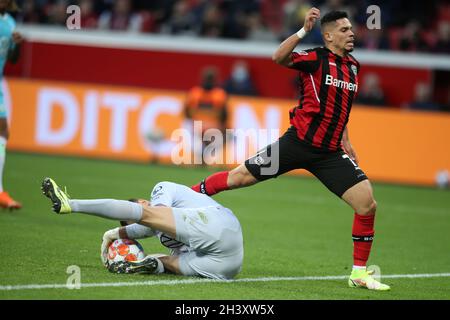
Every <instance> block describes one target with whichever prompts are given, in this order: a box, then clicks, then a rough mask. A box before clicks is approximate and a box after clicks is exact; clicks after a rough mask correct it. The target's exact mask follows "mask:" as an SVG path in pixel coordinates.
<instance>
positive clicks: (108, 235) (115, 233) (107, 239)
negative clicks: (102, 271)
mask: <svg viewBox="0 0 450 320" xmlns="http://www.w3.org/2000/svg"><path fill="white" fill-rule="evenodd" d="M119 229H120V228H114V229H111V230H108V231H106V232H105V234H104V235H103V241H102V247H101V249H100V250H101V252H100V258H101V259H102V263H103V265H104V266H105V267H108V248H109V245H110V244H111V242H113V241H114V240H117V239H119Z"/></svg>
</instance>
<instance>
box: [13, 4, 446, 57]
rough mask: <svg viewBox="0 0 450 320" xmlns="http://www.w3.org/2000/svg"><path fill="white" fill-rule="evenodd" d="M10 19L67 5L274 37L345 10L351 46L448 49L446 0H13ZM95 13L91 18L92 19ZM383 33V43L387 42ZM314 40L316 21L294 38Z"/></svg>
mask: <svg viewBox="0 0 450 320" xmlns="http://www.w3.org/2000/svg"><path fill="white" fill-rule="evenodd" d="M18 2H19V6H20V7H21V8H22V9H23V11H22V12H20V13H18V14H17V16H16V18H17V21H19V22H22V23H47V24H56V25H63V24H64V23H65V21H66V18H67V14H66V8H67V6H68V5H70V4H78V5H80V6H81V7H82V10H81V12H82V15H83V17H82V19H81V21H82V27H83V28H94V27H95V26H96V25H97V27H98V28H100V29H110V30H128V31H135V32H162V33H169V34H189V35H192V36H204V37H213V38H219V37H221V38H233V39H248V40H257V41H274V43H276V42H277V41H278V40H280V39H284V38H285V37H287V36H289V35H291V34H293V33H294V32H296V31H298V29H299V28H301V27H302V25H303V22H304V17H305V13H306V11H307V10H308V9H309V8H310V7H312V6H316V7H319V8H320V10H321V11H322V14H325V13H326V12H328V11H330V10H341V11H347V13H348V14H349V16H350V20H351V21H352V23H353V28H354V29H355V30H357V31H358V32H357V37H356V40H357V43H356V45H357V47H363V48H367V49H391V50H404V51H423V52H436V53H442V54H448V53H449V51H450V50H449V33H450V31H449V28H450V27H449V24H450V4H449V2H448V0H432V1H431V3H430V2H427V1H408V0H396V1H386V0H384V1H371V0H358V1H349V0H152V1H147V0H101V1H93V0H78V1H76V0H73V1H69V0H19V1H18ZM371 4H376V5H379V6H380V8H381V12H382V15H381V23H382V30H367V28H366V25H365V23H366V21H367V13H366V10H367V7H368V6H369V5H371ZM97 17H99V18H97ZM388 39H389V41H388ZM302 42H303V43H304V44H322V38H321V34H320V25H319V24H316V26H315V28H313V30H312V32H310V33H309V34H308V35H307V36H306V37H305V38H304V39H303V41H302Z"/></svg>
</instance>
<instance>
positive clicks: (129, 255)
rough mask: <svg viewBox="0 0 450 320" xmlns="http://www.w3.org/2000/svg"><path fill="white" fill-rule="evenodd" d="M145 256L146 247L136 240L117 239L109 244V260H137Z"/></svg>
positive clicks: (110, 261) (111, 261)
mask: <svg viewBox="0 0 450 320" xmlns="http://www.w3.org/2000/svg"><path fill="white" fill-rule="evenodd" d="M144 258H145V253H144V249H143V248H142V246H141V244H140V243H139V242H137V241H136V240H130V239H117V240H115V241H114V242H113V243H111V244H110V245H109V248H108V262H109V263H110V264H111V263H113V262H119V261H136V260H142V259H144Z"/></svg>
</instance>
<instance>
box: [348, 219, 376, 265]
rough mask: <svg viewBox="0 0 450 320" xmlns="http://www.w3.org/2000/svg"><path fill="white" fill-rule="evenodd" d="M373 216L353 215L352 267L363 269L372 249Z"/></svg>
mask: <svg viewBox="0 0 450 320" xmlns="http://www.w3.org/2000/svg"><path fill="white" fill-rule="evenodd" d="M374 222H375V215H374V214H371V215H360V214H357V213H355V217H354V220H353V229H352V238H353V265H354V266H361V267H365V266H366V263H367V260H368V259H369V255H370V249H371V248H372V241H373V236H374V234H375V230H374Z"/></svg>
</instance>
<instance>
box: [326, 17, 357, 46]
mask: <svg viewBox="0 0 450 320" xmlns="http://www.w3.org/2000/svg"><path fill="white" fill-rule="evenodd" d="M331 33H332V37H333V44H334V46H335V47H336V48H339V49H343V50H344V51H346V52H351V51H353V49H354V45H355V44H354V42H355V34H354V33H353V30H352V24H351V23H350V21H349V20H348V19H347V18H342V19H339V20H336V23H335V26H334V28H333V30H332V32H331Z"/></svg>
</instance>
